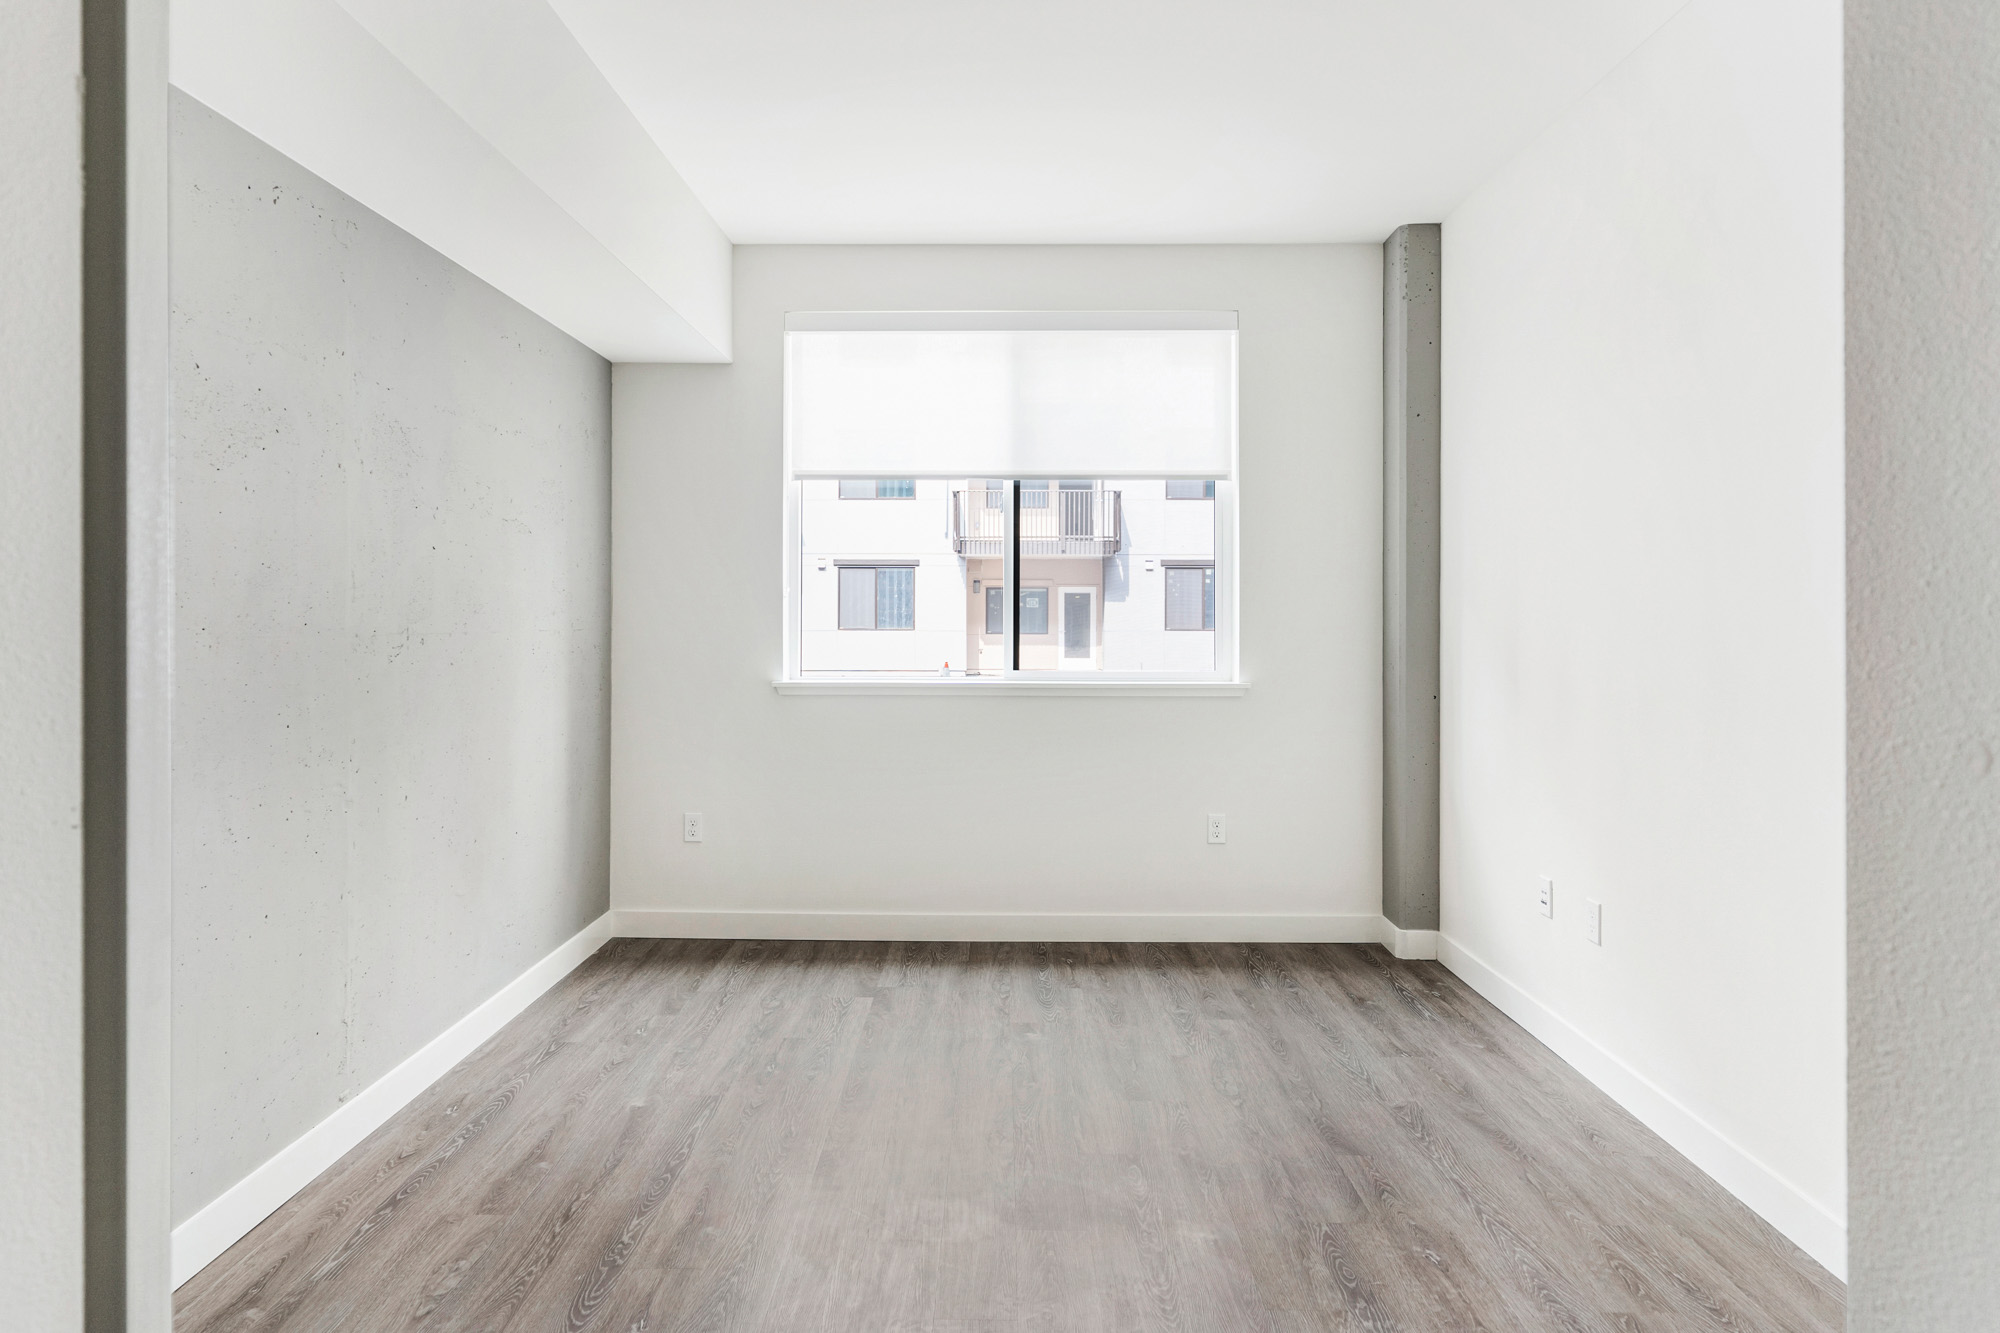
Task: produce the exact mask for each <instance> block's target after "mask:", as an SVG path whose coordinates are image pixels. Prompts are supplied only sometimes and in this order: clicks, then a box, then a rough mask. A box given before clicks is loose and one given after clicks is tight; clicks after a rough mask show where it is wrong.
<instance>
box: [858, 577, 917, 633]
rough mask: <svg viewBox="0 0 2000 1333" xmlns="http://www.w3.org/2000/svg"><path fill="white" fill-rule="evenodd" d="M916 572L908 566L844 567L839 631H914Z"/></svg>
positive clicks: (915, 619)
mask: <svg viewBox="0 0 2000 1333" xmlns="http://www.w3.org/2000/svg"><path fill="white" fill-rule="evenodd" d="M916 624H917V571H916V570H915V569H914V568H912V567H910V566H909V565H882V566H875V565H842V566H841V567H840V628H842V629H915V628H916Z"/></svg>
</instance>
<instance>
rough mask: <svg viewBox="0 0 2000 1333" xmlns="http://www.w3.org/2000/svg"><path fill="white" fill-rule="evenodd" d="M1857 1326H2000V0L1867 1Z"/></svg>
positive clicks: (1858, 340)
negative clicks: (1999, 760)
mask: <svg viewBox="0 0 2000 1333" xmlns="http://www.w3.org/2000/svg"><path fill="white" fill-rule="evenodd" d="M1847 333H1848V344H1847V403H1848V416H1847V428H1848V436H1847V520H1848V545H1847V569H1848V583H1847V595H1848V894H1849V898H1848V913H1849V918H1848V919H1849V931H1850V933H1849V941H1850V945H1849V972H1848V994H1849V997H1850V1010H1849V1025H1850V1027H1849V1048H1848V1049H1849V1055H1848V1059H1849V1070H1850V1078H1849V1083H1848V1098H1849V1101H1848V1106H1849V1113H1850V1120H1849V1128H1848V1134H1849V1142H1850V1145H1851V1150H1850V1167H1851V1172H1852V1177H1851V1178H1852V1182H1853V1184H1852V1191H1853V1193H1852V1205H1851V1206H1852V1210H1853V1223H1852V1228H1853V1230H1852V1235H1853V1247H1854V1267H1853V1276H1852V1279H1851V1281H1852V1285H1851V1286H1850V1288H1849V1292H1848V1296H1849V1311H1850V1322H1849V1325H1848V1326H1849V1327H1850V1328H1852V1329H1854V1330H1856V1331H1857V1333H1887V1331H1889V1330H1897V1331H1898V1333H1900V1331H1901V1330H1910V1333H1918V1331H1919V1330H1921V1333H1955V1331H1956V1330H1967V1331H1968V1333H1969V1331H1970V1330H1975V1329H1981V1330H1983V1329H1991V1328H1994V1327H1996V1326H2000V1257H1996V1256H2000V966H1996V965H1995V963H1996V959H2000V775H1996V774H1995V773H1994V755H1995V753H1996V751H2000V596H1996V593H1997V592H2000V519H1996V503H2000V6H1996V5H1994V4H1993V3H1992V0H1850V3H1849V4H1848V6H1847Z"/></svg>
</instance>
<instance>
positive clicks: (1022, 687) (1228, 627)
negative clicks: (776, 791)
mask: <svg viewBox="0 0 2000 1333" xmlns="http://www.w3.org/2000/svg"><path fill="white" fill-rule="evenodd" d="M979 318H980V316H978V315H967V316H964V317H963V321H964V322H962V323H961V322H959V320H960V317H957V316H954V317H952V320H953V323H952V326H953V327H979V326H980V325H979V324H978V323H977V322H976V321H977V320H978V319H979ZM1005 318H1007V317H1006V316H1005V315H1004V314H1003V315H1000V316H996V317H995V319H996V320H1004V319H1005ZM995 326H996V327H998V326H1002V325H1000V324H997V323H996V325H995ZM1239 451H1240V443H1232V446H1231V457H1230V477H1229V479H1227V480H1217V481H1216V483H1215V498H1214V500H1213V501H1212V503H1213V504H1214V505H1215V558H1214V565H1215V630H1214V634H1215V668H1216V669H1215V670H1214V671H1212V672H1198V673H1182V672H1157V671H1153V672H1109V671H1093V672H1087V673H1086V672H1083V671H1077V670H1070V671H1063V670H1061V669H1060V662H1059V663H1058V669H1057V670H1055V671H1021V670H1017V669H1016V668H1015V667H1014V666H1013V664H1012V663H1011V662H1010V663H1009V664H1008V665H1007V667H1006V669H1004V670H1002V671H1000V672H998V673H991V672H989V673H985V674H982V675H978V676H953V677H949V678H929V677H889V676H883V675H878V674H871V673H864V672H856V673H853V674H848V675H842V674H835V673H819V672H816V673H814V675H813V676H811V677H805V676H803V675H802V674H801V672H800V669H799V662H800V649H801V644H802V642H803V637H804V634H803V627H802V618H803V614H804V608H803V605H802V600H803V599H802V597H801V595H800V594H801V586H800V585H801V580H802V577H803V574H804V568H803V566H804V553H803V551H802V549H801V545H800V543H801V536H802V531H803V526H804V483H803V482H801V481H798V480H796V479H794V478H793V477H792V442H791V439H790V437H789V434H788V435H787V436H786V438H785V440H784V444H783V451H782V459H781V463H782V466H781V470H780V473H779V475H780V477H781V478H782V482H781V485H780V490H781V493H782V494H781V500H780V503H781V506H782V515H783V543H782V546H781V547H780V550H779V562H780V583H781V588H782V593H783V596H782V603H781V613H780V614H781V619H782V622H783V635H782V640H783V641H782V651H783V659H782V662H781V663H780V669H779V671H778V672H777V674H776V676H775V678H774V680H773V682H772V685H773V688H774V689H776V690H777V691H778V692H779V693H780V694H794V695H855V694H879V695H892V694H896V695H900V694H927V695H928V694H953V695H959V696H961V697H970V696H984V697H992V696H998V695H1008V696H1015V697H1030V696H1035V695H1042V696H1047V695H1102V696H1111V695H1143V696H1152V697H1163V696H1188V697H1196V696H1199V697H1210V696H1237V695H1243V694H1246V693H1248V691H1249V684H1248V682H1246V681H1245V680H1244V679H1243V677H1242V664H1241V653H1240V637H1241V632H1242V628H1241V616H1240V611H1239V607H1240V604H1241V598H1240V593H1241V584H1242V561H1241V558H1240V544H1239V540H1238V493H1237V492H1238V483H1237V482H1236V481H1235V478H1236V476H1238V475H1239V459H1238V456H1237V455H1238V452H1239ZM986 480H990V479H986ZM1023 480H1027V481H1041V480H1044V479H1043V478H1039V477H1029V478H1004V479H1002V488H1003V489H1002V496H1003V499H1002V503H1003V505H1004V506H1005V509H1006V514H1007V525H1008V530H1009V536H1008V541H1007V542H1006V554H1005V556H1004V557H1003V561H1002V564H1003V567H1004V570H1005V578H1004V583H1003V586H1004V587H1006V588H1015V587H1018V585H1019V570H1017V569H1016V568H1015V567H1014V565H1015V559H1014V554H1013V552H1014V542H1013V527H1014V522H1015V514H1016V513H1017V510H1016V505H1015V501H1016V498H1017V492H1018V490H1019V484H1018V483H1019V482H1020V481H1023ZM1104 484H1107V485H1111V486H1116V485H1118V482H1117V481H1116V480H1113V481H1110V482H1107V483H1104ZM1056 489H1057V487H1056V485H1055V484H1053V483H1051V484H1050V491H1051V493H1052V494H1053V492H1054V491H1055V490H1056ZM854 563H857V564H859V563H863V562H862V561H861V560H860V559H858V558H857V559H856V560H855V561H854ZM1189 563H1197V562H1192V561H1190V562H1189ZM1002 596H1003V603H1002V611H1003V620H1004V621H1005V629H1004V633H1005V635H1006V637H1007V639H1008V641H1009V642H1010V643H1011V642H1014V624H1013V621H1014V614H1015V606H1014V604H1013V599H1012V598H1007V597H1006V596H1005V593H1004V592H1003V594H1002ZM1098 598H1099V601H1100V602H1101V599H1102V594H1101V593H1099V594H1098ZM1050 601H1051V605H1050V607H1049V614H1050V617H1051V621H1052V623H1051V626H1050V628H1051V629H1054V630H1057V631H1058V637H1060V632H1059V631H1060V621H1059V619H1058V618H1059V617H1060V615H1061V597H1060V594H1059V593H1056V592H1055V591H1054V590H1053V585H1051V597H1050ZM1093 610H1094V611H1096V612H1097V613H1098V614H1099V615H1101V614H1102V607H1101V605H1098V606H1094V607H1093ZM980 614H981V617H982V621H981V628H982V629H983V627H984V621H983V617H984V608H983V601H982V609H981V613H980ZM1092 632H1093V634H1095V635H1098V636H1099V637H1101V628H1100V627H1097V626H1093V630H1092ZM1058 651H1059V652H1060V649H1058Z"/></svg>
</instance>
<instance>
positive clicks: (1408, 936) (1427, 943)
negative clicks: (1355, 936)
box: [1381, 916, 1438, 959]
mask: <svg viewBox="0 0 2000 1333" xmlns="http://www.w3.org/2000/svg"><path fill="white" fill-rule="evenodd" d="M1381 943H1382V946H1383V947H1384V948H1386V949H1387V950H1388V951H1389V952H1390V953H1392V954H1395V955H1396V957H1398V958H1413V959H1431V958H1436V957H1437V956H1438V933H1437V932H1436V931H1435V930H1404V929H1403V928H1402V927H1401V926H1399V925H1397V924H1396V923H1395V922H1393V921H1391V920H1390V919H1389V918H1388V917H1386V916H1385V917H1383V918H1382V938H1381Z"/></svg>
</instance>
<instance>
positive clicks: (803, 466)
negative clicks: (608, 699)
mask: <svg viewBox="0 0 2000 1333" xmlns="http://www.w3.org/2000/svg"><path fill="white" fill-rule="evenodd" d="M961 324H962V326H961ZM1235 359H1236V335H1235V328H1234V316H1233V315H1228V314H1203V313H1200V312H1195V313H1192V314H1189V313H1160V312H1148V313H1143V314H1133V315H1117V314H1112V315H1102V314H1072V313H1058V314H1047V315H1035V314H1022V313H1011V312H1009V313H999V314H986V315H950V314H922V313H918V314H902V315H899V314H857V315H815V314H793V315H791V316H788V317H787V320H786V332H785V405H784V409H785V476H786V483H785V484H786V499H785V506H786V508H785V515H786V529H785V530H786V534H787V535H786V540H787V542H788V544H789V547H790V549H789V554H788V556H787V561H786V576H785V598H786V619H785V635H786V645H785V674H786V677H787V679H797V680H813V679H826V678H849V677H851V678H879V677H894V676H912V677H915V676H923V677H929V678H931V679H932V680H936V679H938V678H940V677H945V678H951V677H957V678H965V677H973V678H980V679H983V680H990V681H992V682H993V684H994V685H995V686H998V687H1005V686H1006V685H1007V684H1008V683H1009V682H1014V681H1026V680H1033V679H1037V678H1042V679H1047V680H1049V681H1051V682H1053V681H1055V680H1056V679H1058V677H1059V676H1062V677H1066V678H1067V679H1069V680H1070V681H1077V680H1079V679H1106V680H1111V679H1128V680H1151V679H1162V680H1173V679H1194V680H1230V679H1233V678H1234V675H1235V667H1236V641H1235V634H1234V628H1233V616H1234V605H1233V597H1232V590H1233V588H1234V582H1233V575H1232V570H1231V564H1230V562H1231V561H1232V559H1233V556H1234V540H1235V537H1234V532H1235V515H1236V508H1235V504H1236V495H1235V487H1234V483H1233V475H1234V469H1235V453H1236V365H1235ZM1163 474H1164V475H1163ZM885 499H894V500H900V501H902V503H900V504H884V505H866V504H852V503H846V502H848V501H853V500H885ZM1195 499H1201V500H1208V501H1210V503H1208V504H1183V503H1175V502H1178V501H1183V500H1195ZM920 585H921V587H920ZM920 594H921V595H920ZM866 630H894V631H897V632H896V633H891V634H875V633H863V632H860V631H866Z"/></svg>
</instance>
